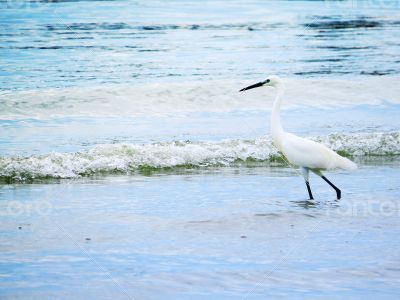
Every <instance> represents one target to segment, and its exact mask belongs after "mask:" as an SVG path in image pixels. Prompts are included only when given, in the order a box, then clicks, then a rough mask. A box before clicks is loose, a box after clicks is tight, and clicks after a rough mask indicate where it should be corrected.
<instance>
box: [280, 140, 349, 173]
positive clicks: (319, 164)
mask: <svg viewBox="0 0 400 300" xmlns="http://www.w3.org/2000/svg"><path fill="white" fill-rule="evenodd" d="M282 152H283V154H284V155H285V156H286V157H287V159H288V160H289V162H291V163H292V164H295V165H297V166H301V167H307V168H310V169H335V168H342V169H354V168H356V166H355V164H354V163H353V162H351V161H350V160H348V159H347V158H344V157H342V156H340V155H339V154H337V153H336V152H334V151H333V150H331V149H329V148H328V147H326V146H325V145H322V144H320V143H317V142H314V141H311V140H308V139H305V138H302V137H298V136H296V135H294V134H291V133H287V132H285V133H284V134H283V138H282Z"/></svg>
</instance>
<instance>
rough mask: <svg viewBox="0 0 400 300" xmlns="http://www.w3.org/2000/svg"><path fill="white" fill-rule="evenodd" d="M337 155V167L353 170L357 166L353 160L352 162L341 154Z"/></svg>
mask: <svg viewBox="0 0 400 300" xmlns="http://www.w3.org/2000/svg"><path fill="white" fill-rule="evenodd" d="M339 157H340V160H339V167H340V168H341V169H344V170H349V171H353V170H356V169H357V168H358V167H357V165H356V164H355V163H354V162H352V161H351V160H350V159H348V158H346V157H342V156H339Z"/></svg>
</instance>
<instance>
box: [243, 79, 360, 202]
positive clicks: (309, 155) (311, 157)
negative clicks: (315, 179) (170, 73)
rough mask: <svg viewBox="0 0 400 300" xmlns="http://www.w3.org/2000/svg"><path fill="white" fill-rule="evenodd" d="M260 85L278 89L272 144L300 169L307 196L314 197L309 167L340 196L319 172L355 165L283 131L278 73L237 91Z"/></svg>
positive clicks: (345, 168)
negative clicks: (310, 183)
mask: <svg viewBox="0 0 400 300" xmlns="http://www.w3.org/2000/svg"><path fill="white" fill-rule="evenodd" d="M262 86H267V87H268V86H269V87H274V88H276V90H277V94H276V98H275V101H274V104H273V107H272V113H271V134H272V139H273V142H274V145H275V146H276V147H277V148H278V150H279V151H281V152H282V154H283V155H284V156H285V157H286V159H287V160H288V161H289V162H290V163H291V164H293V165H295V166H299V167H301V168H302V171H303V176H304V179H305V181H306V185H307V189H308V193H309V196H310V199H313V196H312V193H311V188H310V185H309V170H311V171H312V172H314V173H315V174H317V175H319V176H321V177H322V178H323V179H324V180H325V181H326V182H327V183H328V184H329V185H331V186H332V187H333V188H334V189H335V191H336V193H337V198H338V199H340V197H341V191H340V190H339V189H338V188H337V187H336V186H335V185H334V184H333V183H332V182H330V181H329V180H328V179H327V178H326V177H325V176H324V175H322V172H321V171H323V170H333V169H344V170H354V169H356V168H357V165H356V164H355V163H354V162H352V161H351V160H349V159H347V158H345V157H343V156H340V155H339V154H337V153H336V152H335V151H333V150H331V149H329V148H328V147H326V146H325V145H323V144H320V143H317V142H315V141H312V140H309V139H305V138H302V137H299V136H296V135H294V134H292V133H289V132H285V131H284V130H283V128H282V124H281V119H280V107H281V102H282V96H283V94H284V90H285V89H284V84H283V82H282V80H281V79H280V78H279V77H278V76H270V77H268V78H267V79H266V80H264V81H262V82H259V83H256V84H253V85H251V86H248V87H246V88H244V89H241V90H240V91H245V90H249V89H252V88H256V87H262Z"/></svg>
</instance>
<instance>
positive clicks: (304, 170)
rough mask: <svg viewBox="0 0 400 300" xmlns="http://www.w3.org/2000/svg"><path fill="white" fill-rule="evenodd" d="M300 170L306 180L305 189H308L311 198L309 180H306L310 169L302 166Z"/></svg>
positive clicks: (311, 198)
mask: <svg viewBox="0 0 400 300" xmlns="http://www.w3.org/2000/svg"><path fill="white" fill-rule="evenodd" d="M301 171H302V172H303V177H304V181H305V182H306V186H307V191H308V195H309V196H310V200H313V199H314V197H313V195H312V193H311V187H310V182H309V181H308V178H309V171H310V169H309V168H306V167H302V168H301Z"/></svg>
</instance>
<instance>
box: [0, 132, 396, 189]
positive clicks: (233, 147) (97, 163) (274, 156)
mask: <svg viewBox="0 0 400 300" xmlns="http://www.w3.org/2000/svg"><path fill="white" fill-rule="evenodd" d="M313 139H314V140H316V141H319V142H322V143H324V144H325V145H327V146H328V147H331V148H332V149H334V150H335V151H337V152H338V153H340V154H342V155H345V156H372V155H374V156H387V155H400V132H390V133H357V134H332V135H328V136H323V137H315V138H313ZM249 164H251V165H252V166H254V165H260V166H270V165H273V164H282V165H283V164H284V161H283V159H282V157H281V156H280V154H279V153H278V151H277V150H276V149H275V148H274V146H273V145H272V143H271V140H270V139H268V138H260V139H254V140H223V141H218V142H197V141H196V142H190V141H174V142H164V143H152V144H143V145H137V144H110V145H100V146H96V147H94V148H92V149H89V150H85V151H80V152H75V153H50V154H45V155H32V156H27V157H23V156H11V157H2V158H0V178H1V180H2V181H9V182H12V181H29V180H35V179H46V178H77V177H81V176H90V175H95V174H111V173H122V174H129V173H132V172H137V171H140V170H157V169H165V168H172V169H173V168H187V169H190V168H205V167H224V166H246V165H249Z"/></svg>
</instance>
